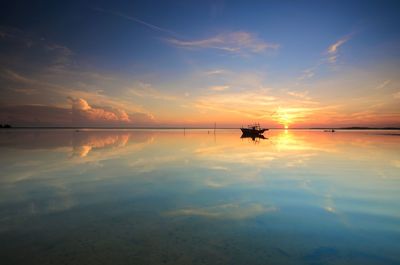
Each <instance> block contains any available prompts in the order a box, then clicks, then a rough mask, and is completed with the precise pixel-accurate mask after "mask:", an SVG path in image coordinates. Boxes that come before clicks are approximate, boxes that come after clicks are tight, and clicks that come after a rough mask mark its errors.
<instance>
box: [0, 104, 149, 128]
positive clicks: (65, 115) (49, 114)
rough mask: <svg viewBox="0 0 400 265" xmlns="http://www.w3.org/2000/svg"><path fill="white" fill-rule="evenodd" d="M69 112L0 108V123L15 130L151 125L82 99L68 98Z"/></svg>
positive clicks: (33, 107) (52, 108)
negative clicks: (9, 125)
mask: <svg viewBox="0 0 400 265" xmlns="http://www.w3.org/2000/svg"><path fill="white" fill-rule="evenodd" d="M68 102H69V103H70V108H61V107H55V106H43V105H22V106H3V107H0V120H1V121H2V122H6V123H10V124H12V125H16V126H145V125H149V124H153V122H154V117H153V115H151V114H148V113H141V112H135V113H127V112H126V111H125V110H123V109H119V108H112V107H99V106H91V105H90V104H89V103H88V102H87V101H86V100H85V99H82V98H73V97H68Z"/></svg>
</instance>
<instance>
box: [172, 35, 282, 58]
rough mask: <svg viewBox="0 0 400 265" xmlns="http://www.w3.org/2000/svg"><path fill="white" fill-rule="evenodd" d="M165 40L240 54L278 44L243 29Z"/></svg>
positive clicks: (189, 47)
mask: <svg viewBox="0 0 400 265" xmlns="http://www.w3.org/2000/svg"><path fill="white" fill-rule="evenodd" d="M167 41H168V42H169V43H171V44H173V45H175V46H177V47H180V48H186V49H217V50H222V51H225V52H229V53H241V54H248V53H261V52H265V51H266V50H268V49H277V48H279V45H278V44H275V43H268V42H265V41H263V40H261V39H260V38H258V37H257V36H256V35H255V34H252V33H249V32H245V31H236V32H230V33H223V34H219V35H216V36H214V37H210V38H207V39H199V40H180V39H175V38H169V39H167Z"/></svg>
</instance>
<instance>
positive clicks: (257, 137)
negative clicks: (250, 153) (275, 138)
mask: <svg viewBox="0 0 400 265" xmlns="http://www.w3.org/2000/svg"><path fill="white" fill-rule="evenodd" d="M240 138H241V139H244V138H248V139H251V140H252V141H253V142H256V143H258V142H260V140H265V139H268V138H267V137H265V136H264V135H262V134H247V133H244V134H242V136H240Z"/></svg>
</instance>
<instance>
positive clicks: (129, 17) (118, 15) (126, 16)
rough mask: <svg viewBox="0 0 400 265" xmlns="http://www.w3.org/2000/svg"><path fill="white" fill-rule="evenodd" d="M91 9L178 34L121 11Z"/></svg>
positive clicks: (174, 34)
mask: <svg viewBox="0 0 400 265" xmlns="http://www.w3.org/2000/svg"><path fill="white" fill-rule="evenodd" d="M93 10H95V11H97V12H101V13H105V14H110V15H114V16H117V17H120V18H123V19H127V20H130V21H133V22H136V23H139V24H141V25H143V26H145V27H147V28H149V29H151V30H155V31H159V32H163V33H166V34H169V35H172V36H177V35H178V34H176V33H175V32H173V31H172V30H169V29H166V28H163V27H160V26H157V25H154V24H152V23H148V22H146V21H143V20H141V19H139V18H137V17H133V16H129V15H126V14H124V13H121V12H116V11H111V10H105V9H103V8H99V7H95V8H93Z"/></svg>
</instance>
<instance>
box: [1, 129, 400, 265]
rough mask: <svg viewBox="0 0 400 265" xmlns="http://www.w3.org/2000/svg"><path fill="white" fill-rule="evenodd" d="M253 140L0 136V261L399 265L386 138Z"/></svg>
mask: <svg viewBox="0 0 400 265" xmlns="http://www.w3.org/2000/svg"><path fill="white" fill-rule="evenodd" d="M266 136H267V137H268V139H260V138H258V139H252V138H246V139H247V140H250V141H246V140H243V139H240V133H239V132H236V131H232V130H218V131H217V133H216V134H215V135H214V134H209V133H208V132H207V131H206V130H205V131H202V130H186V131H185V134H183V132H182V131H181V130H176V131H174V130H166V131H156V130H121V131H118V130H103V131H102V130H86V131H85V130H83V131H79V132H76V131H73V130H32V131H29V130H25V131H23V130H13V131H7V132H1V133H0V150H1V152H0V158H1V159H0V166H1V168H2V171H1V173H0V174H1V175H0V237H1V238H2V239H3V240H0V247H1V249H3V252H2V254H1V256H2V260H5V261H6V263H7V264H27V263H29V264H44V263H53V264H56V263H68V264H82V263H97V262H96V261H100V260H101V261H102V262H103V263H105V264H108V263H110V264H119V263H120V264H126V263H136V264H221V263H225V264H257V263H261V264H265V263H271V264H344V263H349V264H395V263H397V262H399V261H400V258H399V255H398V253H400V249H399V245H400V244H398V243H399V242H400V241H399V240H400V226H399V223H400V212H399V211H398V209H400V195H399V193H398V190H399V188H400V176H399V174H398V172H399V163H398V162H399V161H400V154H399V152H398V150H399V147H400V137H396V136H388V135H384V134H382V133H375V134H371V133H368V132H343V131H339V132H336V133H334V134H327V133H323V132H318V131H290V130H289V131H269V132H268V133H267V135H266ZM253 140H254V141H257V144H256V145H255V144H252V143H253ZM360 242H362V243H360ZM32 246H35V247H34V248H33V247H32ZM21 252H22V253H23V255H20V254H21Z"/></svg>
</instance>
